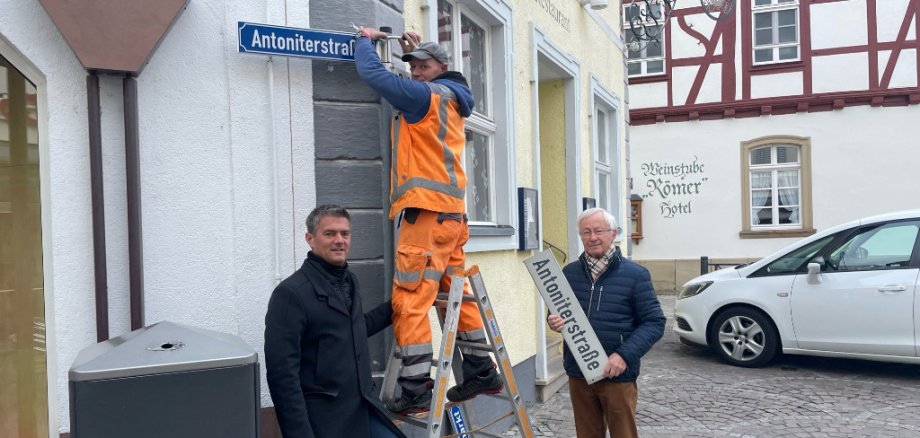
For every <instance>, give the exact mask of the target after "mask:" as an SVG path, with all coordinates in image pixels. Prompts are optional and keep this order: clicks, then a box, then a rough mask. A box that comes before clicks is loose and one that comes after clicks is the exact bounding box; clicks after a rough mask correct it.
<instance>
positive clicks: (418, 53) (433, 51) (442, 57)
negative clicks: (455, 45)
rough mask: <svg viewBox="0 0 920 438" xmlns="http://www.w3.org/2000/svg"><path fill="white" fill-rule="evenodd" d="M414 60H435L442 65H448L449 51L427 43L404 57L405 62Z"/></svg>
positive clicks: (434, 43)
mask: <svg viewBox="0 0 920 438" xmlns="http://www.w3.org/2000/svg"><path fill="white" fill-rule="evenodd" d="M413 58H415V59H421V60H423V61H424V60H426V59H434V60H435V61H438V62H440V63H441V64H447V51H446V50H444V48H443V47H441V45H440V44H438V43H436V42H433V41H429V42H427V43H422V44H419V45H418V47H416V48H415V50H413V51H411V52H409V53H406V54H405V55H403V56H402V60H403V62H409V61H411V60H412V59H413Z"/></svg>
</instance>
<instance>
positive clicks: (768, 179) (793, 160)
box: [750, 144, 802, 227]
mask: <svg viewBox="0 0 920 438" xmlns="http://www.w3.org/2000/svg"><path fill="white" fill-rule="evenodd" d="M750 157H751V173H750V175H751V181H750V182H751V226H754V227H775V226H785V225H800V224H801V223H802V222H801V217H800V215H799V212H800V210H801V203H800V198H801V197H800V195H801V190H800V188H801V186H802V184H801V179H800V178H799V174H800V172H799V170H800V168H801V165H800V163H799V148H798V147H796V146H795V145H788V144H773V145H767V146H761V147H759V148H757V149H754V150H752V151H751V153H750Z"/></svg>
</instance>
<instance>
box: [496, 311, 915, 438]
mask: <svg viewBox="0 0 920 438" xmlns="http://www.w3.org/2000/svg"><path fill="white" fill-rule="evenodd" d="M675 299H676V297H675V296H674V295H659V300H660V301H661V304H662V307H663V308H664V311H665V315H667V317H668V324H667V327H666V328H665V335H664V338H663V339H662V340H661V341H659V342H658V343H657V344H656V345H655V347H653V348H652V350H651V351H650V352H649V354H647V355H646V356H645V357H644V358H643V360H642V374H641V376H640V377H639V403H638V415H637V418H636V421H637V423H638V427H639V435H640V436H642V437H643V438H646V437H647V438H664V437H668V438H671V437H707V438H708V437H738V438H759V437H771V438H772V437H803V438H804V437H808V438H818V437H828V438H830V437H873V438H877V437H892V438H901V437H920V365H906V364H891V363H881V362H869V361H862V360H851V359H831V358H819V357H807V356H781V357H780V358H779V359H777V360H775V361H773V362H772V363H771V364H769V365H768V366H766V367H764V368H756V369H749V368H740V367H735V366H731V365H728V364H726V363H724V362H722V361H720V360H719V358H718V357H717V356H716V355H715V354H714V353H713V352H711V351H709V350H707V349H703V348H696V347H690V346H687V345H684V344H682V343H681V342H680V341H679V340H678V339H677V336H676V335H674V332H673V331H672V326H673V309H674V301H675ZM528 413H529V415H530V420H531V422H532V423H533V425H534V436H536V437H574V436H575V423H574V420H573V418H574V417H573V416H572V406H571V402H570V400H569V394H568V387H567V386H566V387H563V388H562V389H561V390H560V391H559V392H558V393H557V394H555V395H554V396H552V397H551V398H550V399H549V400H548V401H547V402H546V403H543V404H534V405H532V406H529V407H528ZM503 436H507V437H517V436H520V434H519V433H518V431H517V430H516V429H511V430H509V431H506V432H505V433H504V434H503Z"/></svg>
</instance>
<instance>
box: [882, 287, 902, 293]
mask: <svg viewBox="0 0 920 438" xmlns="http://www.w3.org/2000/svg"><path fill="white" fill-rule="evenodd" d="M906 290H907V287H904V286H895V285H891V286H882V287H880V288H878V291H879V292H881V293H889V292H904V291H906Z"/></svg>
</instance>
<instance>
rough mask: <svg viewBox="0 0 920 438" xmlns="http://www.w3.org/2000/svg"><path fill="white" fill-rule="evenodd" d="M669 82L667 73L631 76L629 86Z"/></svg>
mask: <svg viewBox="0 0 920 438" xmlns="http://www.w3.org/2000/svg"><path fill="white" fill-rule="evenodd" d="M667 80H668V75H667V73H660V74H655V75H648V76H630V77H629V85H636V84H649V83H652V82H663V81H667Z"/></svg>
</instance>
